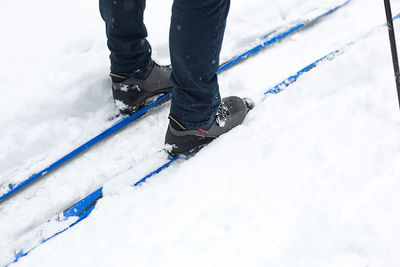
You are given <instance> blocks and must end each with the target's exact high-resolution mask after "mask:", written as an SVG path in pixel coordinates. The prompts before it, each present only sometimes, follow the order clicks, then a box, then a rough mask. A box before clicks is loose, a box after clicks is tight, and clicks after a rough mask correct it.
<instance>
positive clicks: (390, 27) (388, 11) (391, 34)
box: [384, 0, 400, 107]
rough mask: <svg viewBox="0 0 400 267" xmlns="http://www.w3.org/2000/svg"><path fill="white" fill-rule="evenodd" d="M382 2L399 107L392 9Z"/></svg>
mask: <svg viewBox="0 0 400 267" xmlns="http://www.w3.org/2000/svg"><path fill="white" fill-rule="evenodd" d="M384 2H385V10H386V20H387V26H388V30H389V39H390V47H391V49H392V60H393V69H394V75H395V78H396V86H397V97H398V99H399V107H400V70H399V58H398V56H397V47H396V38H395V36H394V26H393V18H392V9H391V7H390V0H384Z"/></svg>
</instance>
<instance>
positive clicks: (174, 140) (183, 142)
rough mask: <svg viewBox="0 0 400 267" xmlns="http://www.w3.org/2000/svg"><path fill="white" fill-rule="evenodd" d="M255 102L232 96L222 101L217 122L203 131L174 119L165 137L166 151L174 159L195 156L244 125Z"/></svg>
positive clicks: (171, 120) (171, 119)
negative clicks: (186, 126)
mask: <svg viewBox="0 0 400 267" xmlns="http://www.w3.org/2000/svg"><path fill="white" fill-rule="evenodd" d="M254 106H255V105H254V102H253V101H252V100H251V99H248V98H243V99H242V98H240V97H237V96H230V97H227V98H224V99H222V101H221V104H220V106H219V108H218V111H217V115H216V117H215V120H214V121H213V122H212V123H211V124H210V125H209V126H207V127H204V128H203V129H186V128H185V127H183V126H182V125H181V124H180V123H179V122H178V121H177V120H175V119H174V118H173V117H171V116H170V117H169V119H170V122H169V126H168V130H167V134H166V136H165V144H166V150H167V152H168V154H169V155H170V156H172V157H177V156H179V155H180V154H194V153H196V152H198V151H199V150H200V149H201V148H202V147H204V146H205V145H207V144H208V143H210V142H211V141H213V140H214V139H216V138H217V137H219V136H220V135H222V134H224V133H226V132H228V131H230V130H231V129H232V128H234V127H236V126H238V125H240V124H242V122H243V120H244V119H245V117H246V115H247V112H249V110H251V109H253V108H254Z"/></svg>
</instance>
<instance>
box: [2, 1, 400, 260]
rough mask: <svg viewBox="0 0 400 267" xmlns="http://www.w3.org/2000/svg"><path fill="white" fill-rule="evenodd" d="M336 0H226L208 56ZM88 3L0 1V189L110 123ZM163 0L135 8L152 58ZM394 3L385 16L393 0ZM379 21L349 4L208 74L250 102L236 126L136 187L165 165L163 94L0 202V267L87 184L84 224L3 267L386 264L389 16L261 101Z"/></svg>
mask: <svg viewBox="0 0 400 267" xmlns="http://www.w3.org/2000/svg"><path fill="white" fill-rule="evenodd" d="M338 2H341V1H338V0H324V1H322V0H301V1H300V0H284V1H282V0H281V1H278V0H253V1H239V0H233V1H232V5H231V12H230V15H229V20H228V26H227V30H226V36H225V41H224V45H223V51H222V55H221V59H222V60H225V59H228V58H230V57H231V56H233V55H234V54H236V53H237V52H238V51H241V50H242V49H243V48H245V47H246V46H248V45H249V44H250V43H252V42H253V41H254V40H255V39H256V38H257V37H259V36H262V35H263V34H266V33H268V32H270V31H271V30H273V29H276V28H277V27H279V26H282V25H287V24H288V23H290V22H291V21H293V20H295V19H296V18H298V17H301V16H305V15H306V14H310V12H316V11H318V10H320V9H321V8H322V9H325V8H327V7H331V6H333V5H335V4H337V3H338ZM97 4H98V3H97V2H96V1H78V0H68V1H67V0H59V1H51V0H39V1H30V0H20V1H13V0H3V8H2V9H0V25H2V26H3V27H2V38H1V42H0V50H1V51H2V53H1V54H0V93H1V96H2V97H1V98H0V136H1V139H0V191H1V190H2V189H1V188H2V184H4V185H6V184H9V183H17V182H19V181H21V180H23V179H25V178H27V177H29V176H30V175H31V174H32V173H34V172H37V171H39V170H41V169H43V168H44V167H46V166H48V165H49V164H50V163H52V162H53V161H55V160H56V159H58V158H59V157H61V156H62V155H64V154H65V153H67V152H69V151H71V150H72V149H73V148H75V147H76V146H78V145H80V144H82V143H83V142H85V141H87V140H88V139H90V138H91V137H93V136H94V135H96V134H98V133H100V132H101V131H102V130H104V129H106V128H107V127H108V126H110V125H112V123H113V122H114V121H113V120H110V118H112V117H113V116H114V115H115V114H116V110H115V107H114V105H113V101H112V96H111V83H110V80H109V78H108V72H109V60H108V54H109V52H108V50H107V47H106V38H105V34H104V24H103V22H102V20H101V18H100V15H99V14H98V6H97ZM171 4H172V1H171V0H169V1H167V0H154V1H148V3H147V9H146V13H145V21H146V24H147V27H148V31H149V40H150V42H151V43H152V46H153V50H154V54H153V57H154V58H155V60H156V61H158V62H159V63H162V64H165V63H169V52H168V29H169V20H170V7H171ZM392 7H393V13H394V14H397V12H400V1H399V0H395V1H392ZM384 21H385V15H384V8H383V1H375V0H352V1H351V3H350V4H349V5H348V6H346V7H344V8H343V9H341V10H339V11H337V12H335V13H334V14H332V15H330V16H329V17H327V18H325V19H324V20H322V21H321V22H319V23H317V24H315V25H313V26H312V27H309V28H308V29H305V30H303V31H301V32H299V33H296V34H294V35H292V36H291V37H290V38H287V39H285V40H283V41H281V42H280V43H279V44H277V45H274V46H273V47H270V48H267V49H266V50H265V51H263V52H261V53H259V54H258V55H257V56H255V57H252V58H250V59H249V60H247V61H246V62H245V63H243V64H241V65H239V66H237V67H235V68H234V69H231V70H229V71H228V72H226V73H223V74H222V75H220V77H219V81H220V87H221V94H222V96H228V95H239V96H243V97H244V96H246V97H251V98H254V99H255V100H256V101H257V102H258V105H257V107H256V108H255V109H254V110H253V111H251V112H250V113H249V115H248V117H247V118H246V120H245V122H244V124H243V125H242V126H240V127H237V128H236V129H234V130H232V131H231V132H230V133H228V134H226V135H225V136H224V137H222V138H220V139H218V140H216V141H215V142H213V143H212V144H210V145H209V146H207V147H206V148H204V149H203V150H202V151H200V152H199V153H198V154H197V155H196V157H194V158H192V159H190V160H188V161H184V162H181V163H178V164H176V165H173V166H171V167H170V168H169V169H166V170H165V171H163V172H162V173H160V174H158V175H156V176H154V177H152V178H151V179H150V180H148V181H147V182H146V183H145V184H143V185H141V186H139V187H136V188H133V187H131V186H130V185H131V184H133V183H134V182H136V181H137V180H139V179H140V178H142V177H143V176H144V175H146V174H147V173H149V172H150V171H152V170H154V169H155V168H157V167H158V166H160V165H161V164H162V163H163V162H164V161H165V160H166V155H165V153H164V152H160V150H161V149H162V148H163V141H164V134H165V130H166V127H167V123H168V121H167V116H168V110H169V105H165V106H163V107H162V108H160V109H159V110H157V111H156V112H154V113H152V114H151V115H149V116H147V117H145V118H143V119H141V120H140V121H138V122H137V123H135V124H133V125H132V126H129V127H128V128H127V129H124V130H122V131H120V132H119V133H118V134H116V135H114V136H113V137H111V138H109V139H108V140H106V141H105V142H102V143H100V144H98V145H97V146H96V147H95V148H93V149H91V150H89V151H88V152H86V153H85V154H83V155H82V156H80V157H79V158H78V159H76V160H73V161H71V162H69V163H68V164H67V165H66V166H64V167H62V168H60V169H58V170H57V171H55V172H54V173H51V174H49V175H47V176H46V177H44V178H43V179H41V180H40V181H39V182H37V183H35V184H34V185H32V186H30V187H29V188H28V189H27V190H24V191H23V192H22V193H20V194H18V195H17V196H15V197H14V198H12V199H10V200H9V201H6V202H3V203H0V266H2V265H4V264H6V263H8V262H9V261H10V260H12V258H13V253H14V252H15V251H17V250H18V249H20V248H26V247H29V246H30V245H32V244H34V243H35V241H34V240H35V238H34V237H35V236H36V237H37V236H39V237H40V236H42V235H43V234H45V233H47V232H52V230H54V229H56V228H57V227H59V226H55V225H54V221H52V223H50V224H47V225H44V226H43V223H44V222H46V221H47V220H49V219H51V218H52V217H53V216H55V215H56V214H57V213H58V212H60V211H62V210H63V209H64V208H66V207H68V206H69V205H71V204H72V203H74V202H75V201H77V200H79V199H81V198H82V197H84V196H85V195H87V194H88V193H91V192H92V191H94V190H96V189H97V188H98V187H100V186H102V185H104V197H103V199H101V200H100V201H99V202H98V204H97V206H96V209H95V210H94V211H93V212H92V214H91V215H90V216H89V217H88V218H87V219H86V220H84V221H82V222H80V223H79V224H78V225H76V226H74V227H73V228H71V229H70V230H68V231H66V232H65V233H63V234H62V235H59V236H58V237H56V238H54V239H52V240H51V241H49V242H47V243H45V244H43V245H41V246H40V247H38V248H37V249H35V250H34V251H32V252H31V253H30V254H29V255H28V256H27V257H24V258H22V259H21V260H20V261H19V262H18V263H16V264H15V266H133V265H134V266H282V267H283V266H296V267H298V266H307V267H312V266H341V267H344V266H351V267H358V266H360V267H366V266H368V267H372V266H376V267H378V266H379V267H382V266H387V267H393V266H400V254H399V253H398V248H399V246H400V213H399V211H398V204H399V202H400V196H399V192H400V179H399V176H400V138H399V133H400V112H399V106H398V105H399V104H398V102H397V94H396V89H395V83H394V77H393V69H392V62H391V55H390V46H389V41H388V37H387V31H386V29H385V28H384V27H381V28H380V30H379V31H377V32H375V33H373V34H371V35H369V36H368V37H367V38H364V39H363V40H361V41H359V42H358V43H356V44H355V45H353V46H351V47H350V48H348V49H346V51H345V53H344V54H343V55H341V56H339V57H337V58H336V59H335V60H333V61H331V62H326V63H324V64H321V65H320V66H319V67H318V68H316V69H314V70H312V71H311V72H309V73H307V74H305V75H304V76H303V77H302V78H300V79H299V80H298V81H297V82H296V83H295V84H293V85H291V86H290V87H288V88H287V89H285V90H284V91H283V92H281V93H280V94H278V95H273V96H269V97H267V98H266V99H265V100H264V101H263V102H259V100H260V99H261V98H262V94H263V92H264V91H265V90H267V89H269V88H270V87H272V86H274V85H275V84H277V83H278V82H280V81H282V80H283V79H285V78H286V77H288V76H290V75H292V74H293V73H295V72H296V71H297V70H299V69H301V68H303V67H304V66H306V65H307V64H309V63H311V62H312V61H314V60H316V59H317V58H319V57H321V56H323V55H325V54H326V53H328V52H330V51H332V50H334V49H337V48H339V47H341V46H342V45H344V44H346V43H347V42H349V41H351V40H352V39H354V38H356V37H357V36H359V35H361V34H362V33H364V32H366V31H368V30H370V29H372V28H374V27H375V26H377V25H380V24H382V23H384ZM395 25H396V27H397V28H396V29H397V32H396V33H397V35H400V30H398V29H400V23H398V22H397V23H396V24H395ZM56 224H57V223H56ZM65 225H66V222H64V223H63V226H65ZM31 230H34V231H31Z"/></svg>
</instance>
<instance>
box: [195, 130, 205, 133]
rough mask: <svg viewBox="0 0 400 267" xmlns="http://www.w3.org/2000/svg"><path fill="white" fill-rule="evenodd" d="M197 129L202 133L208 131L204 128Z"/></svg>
mask: <svg viewBox="0 0 400 267" xmlns="http://www.w3.org/2000/svg"><path fill="white" fill-rule="evenodd" d="M197 131H199V132H201V133H206V132H207V131H206V130H203V129H197Z"/></svg>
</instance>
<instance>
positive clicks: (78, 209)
mask: <svg viewBox="0 0 400 267" xmlns="http://www.w3.org/2000/svg"><path fill="white" fill-rule="evenodd" d="M349 1H350V0H348V1H346V2H345V3H344V4H342V5H340V6H338V7H336V8H333V9H331V10H330V11H329V12H326V13H324V15H321V16H319V17H318V18H321V17H323V16H326V15H328V14H330V13H332V12H333V11H335V10H337V9H338V8H340V7H342V6H344V5H345V4H347V3H348V2H349ZM399 17H400V13H399V14H398V15H397V16H396V17H394V19H396V18H399ZM315 20H316V19H314V21H315ZM338 51H339V50H338ZM334 52H336V51H334ZM332 53H333V52H331V53H329V54H328V55H326V56H324V57H322V58H320V59H318V60H316V61H315V62H313V63H312V64H310V65H309V66H307V67H305V68H303V69H302V70H300V71H299V72H297V74H296V75H293V76H290V77H289V78H288V79H286V80H284V81H282V82H281V83H279V84H277V85H276V86H274V87H272V88H271V89H269V90H267V91H266V92H265V93H264V94H268V92H269V91H270V93H278V92H280V91H281V90H282V89H283V88H284V87H286V86H287V81H289V80H292V82H293V81H295V80H296V79H297V78H298V77H299V76H300V75H302V74H303V73H305V72H306V71H308V70H310V69H312V68H313V67H315V66H316V65H317V64H318V63H320V62H322V61H324V60H326V59H328V58H329V57H330V55H331V54H332ZM243 59H245V58H243ZM243 59H242V60H243ZM296 76H297V78H296ZM291 77H293V78H291ZM285 85H286V86H285ZM134 115H135V114H134ZM134 115H132V116H134ZM139 116H140V115H139ZM129 118H130V117H129ZM129 118H126V119H129ZM126 119H123V120H122V121H124V120H126ZM122 121H121V122H122ZM132 121H133V120H132ZM129 123H130V122H128V123H127V124H129ZM127 124H126V125H127ZM126 125H125V126H126ZM113 127H114V126H113ZM113 127H111V128H113ZM111 128H110V129H111ZM121 128H122V127H121ZM110 129H109V130H110ZM107 131H108V130H107ZM103 138H104V137H103ZM179 158H180V157H176V158H171V159H169V160H168V161H167V162H166V163H164V164H163V165H162V166H161V167H159V168H158V169H156V170H155V171H152V172H151V173H149V174H148V175H146V176H145V177H143V178H142V179H140V180H139V181H138V182H136V183H135V184H133V186H138V185H140V184H142V183H144V182H145V181H146V180H147V179H149V178H150V177H152V176H154V175H156V174H158V173H160V172H161V171H162V170H164V169H166V168H168V167H169V166H171V165H172V164H173V163H174V162H176V161H177V160H178V159H179ZM102 192H103V187H101V188H99V189H98V190H96V191H94V192H93V193H91V194H90V195H88V196H87V197H85V198H84V199H82V200H80V201H79V202H77V203H76V204H74V205H73V206H72V207H70V208H69V209H67V210H66V211H64V213H63V215H64V216H65V217H66V218H68V217H74V216H78V215H79V216H78V217H79V218H78V220H77V221H75V222H74V223H72V224H71V225H70V226H68V227H66V228H64V229H63V230H60V231H59V232H57V233H55V234H53V235H52V236H50V237H48V238H45V239H43V240H42V241H41V242H40V243H39V244H38V245H37V246H35V247H33V248H31V249H30V250H28V251H26V252H24V251H19V252H16V253H15V259H14V261H13V262H11V263H15V262H17V261H18V259H20V258H22V257H24V256H27V255H28V254H29V253H30V252H31V251H33V250H34V249H35V248H37V247H39V246H40V245H41V244H43V243H45V242H47V241H49V240H50V239H52V238H54V237H56V236H58V235H59V234H61V233H63V232H65V231H67V230H68V229H70V228H71V227H73V226H74V225H76V224H77V223H79V222H80V221H81V220H83V219H85V218H86V217H87V216H88V215H89V214H90V213H91V212H92V211H93V209H94V207H95V205H92V204H93V201H96V199H98V197H99V196H101V195H102ZM0 201H1V199H0ZM89 206H90V208H88V207H89ZM11 263H9V264H7V265H6V266H8V265H10V264H11Z"/></svg>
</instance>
